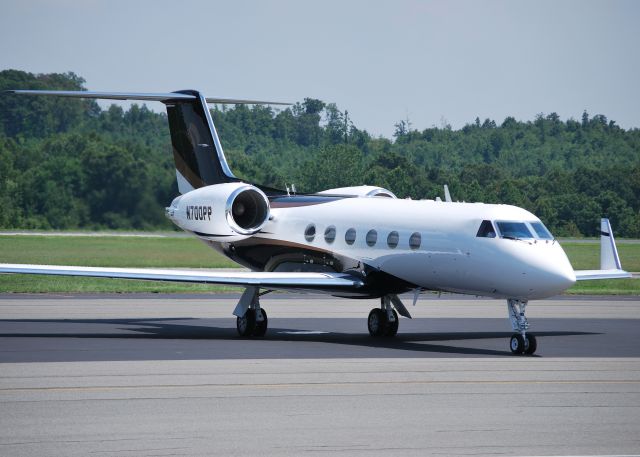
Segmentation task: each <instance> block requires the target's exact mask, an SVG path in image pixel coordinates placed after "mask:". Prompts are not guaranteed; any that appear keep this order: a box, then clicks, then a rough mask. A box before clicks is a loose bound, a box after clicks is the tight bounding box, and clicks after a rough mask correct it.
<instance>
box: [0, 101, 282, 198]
mask: <svg viewBox="0 0 640 457" xmlns="http://www.w3.org/2000/svg"><path fill="white" fill-rule="evenodd" d="M4 92H5V93H13V94H25V95H56V96H59V97H75V98H93V99H108V100H141V101H159V102H162V103H164V104H165V106H166V108H167V117H168V120H169V130H170V132H171V145H172V149H173V159H174V161H175V166H176V179H177V181H178V190H179V191H180V193H181V194H185V193H187V192H189V191H192V190H194V189H198V188H200V187H204V186H210V185H212V184H223V183H232V182H240V181H241V180H240V179H239V178H237V177H235V176H234V174H233V173H232V172H231V169H230V168H229V165H228V163H227V159H226V157H225V155H224V151H223V150H222V145H221V144H220V139H219V138H218V133H217V132H216V128H215V125H214V124H213V119H212V118H211V113H210V112H209V108H208V106H207V103H219V104H250V105H254V104H269V105H289V104H290V103H279V102H267V101H259V100H239V99H233V98H205V97H204V96H203V95H202V94H201V93H200V92H198V91H196V90H180V91H176V92H169V93H130V92H89V91H55V90H8V91H4ZM257 187H259V188H261V189H262V190H264V191H265V192H267V193H268V194H278V193H282V192H281V191H278V190H276V189H271V188H268V187H264V186H257Z"/></svg>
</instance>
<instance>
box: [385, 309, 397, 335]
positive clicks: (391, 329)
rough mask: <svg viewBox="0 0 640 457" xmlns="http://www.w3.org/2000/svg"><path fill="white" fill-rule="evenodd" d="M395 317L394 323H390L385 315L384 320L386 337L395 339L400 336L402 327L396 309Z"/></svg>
mask: <svg viewBox="0 0 640 457" xmlns="http://www.w3.org/2000/svg"><path fill="white" fill-rule="evenodd" d="M391 312H392V313H393V317H395V320H394V321H393V322H389V320H388V319H387V316H386V315H385V316H384V317H385V319H384V336H388V337H394V336H396V335H397V334H398V327H399V326H400V320H399V319H398V313H397V312H396V310H395V309H392V310H391Z"/></svg>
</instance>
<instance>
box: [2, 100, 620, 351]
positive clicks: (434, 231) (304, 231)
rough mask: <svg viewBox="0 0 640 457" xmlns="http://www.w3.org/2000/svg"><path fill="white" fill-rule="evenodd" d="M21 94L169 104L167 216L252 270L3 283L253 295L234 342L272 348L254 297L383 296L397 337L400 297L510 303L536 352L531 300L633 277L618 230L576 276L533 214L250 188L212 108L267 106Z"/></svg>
mask: <svg viewBox="0 0 640 457" xmlns="http://www.w3.org/2000/svg"><path fill="white" fill-rule="evenodd" d="M7 92H9V93H12V94H28V95H56V96H62V97H80V98H100V99H115V100H144V101H159V102H162V103H164V104H165V105H166V109H167V115H168V120H169V128H170V131H171V142H172V145H173V155H174V159H175V165H176V176H177V180H178V189H179V191H180V194H181V195H180V196H178V197H176V198H175V199H174V200H173V201H172V202H171V204H170V205H169V206H168V207H167V208H166V214H167V216H168V217H169V218H170V219H171V220H172V221H173V222H174V223H175V224H176V225H177V226H178V227H180V228H181V229H183V230H185V231H187V232H190V233H192V234H193V235H195V236H196V237H198V238H199V239H200V240H202V241H203V242H204V243H205V244H207V245H209V246H210V247H212V248H213V249H215V250H216V251H218V252H220V253H222V254H224V255H225V256H227V257H228V258H230V259H231V260H233V261H235V262H237V263H239V264H241V265H243V266H245V267H248V268H249V269H250V270H251V271H250V272H218V271H215V270H210V271H191V270H184V271H181V270H161V269H140V268H95V267H94V268H91V267H79V266H54V265H22V264H0V272H3V273H29V274H46V275H71V276H94V277H108V278H128V279H146V280H154V281H179V282H192V283H206V284H230V285H237V286H243V287H245V288H246V289H245V291H244V293H243V294H242V296H241V297H240V300H239V302H238V304H237V306H236V307H235V310H234V312H233V314H234V315H235V316H237V329H238V333H239V334H240V335H241V336H244V337H250V336H257V337H259V336H264V335H265V332H266V330H267V322H268V320H267V313H266V312H265V310H264V309H263V308H261V306H260V300H259V297H260V296H261V295H263V294H265V293H268V292H270V291H273V290H297V291H313V292H323V293H327V294H331V295H333V296H337V297H352V298H380V307H379V308H375V309H372V310H371V312H370V313H369V317H368V321H367V322H368V329H369V333H370V334H371V336H374V337H380V336H394V335H395V334H396V333H397V331H398V314H400V315H402V316H404V317H407V318H411V315H410V313H409V311H408V310H407V308H406V307H405V305H404V304H403V303H402V301H401V300H400V299H399V298H398V294H401V293H404V292H409V291H413V293H414V299H413V304H414V305H415V303H416V300H417V299H418V296H419V294H420V293H421V292H423V291H444V292H455V293H461V294H470V295H479V296H487V297H494V298H502V299H506V300H507V305H508V316H509V318H510V321H511V325H512V327H513V330H514V332H515V333H514V334H513V336H512V337H511V339H510V349H511V351H512V352H513V353H514V354H533V353H534V352H535V351H536V348H537V343H536V339H535V337H534V335H532V334H531V333H528V328H529V324H528V322H527V318H526V316H525V309H526V306H527V303H528V301H529V300H532V299H541V298H546V297H551V296H553V295H557V294H560V293H562V292H563V291H564V290H565V289H567V288H569V287H571V286H572V285H573V284H574V283H575V281H576V280H583V279H611V278H628V277H630V276H631V275H630V274H629V273H627V272H626V271H624V270H623V269H622V266H621V264H620V259H619V257H618V253H617V249H616V245H615V242H614V239H613V233H612V231H611V226H610V224H609V221H608V220H607V219H602V221H601V269H600V270H590V271H574V270H573V268H572V266H571V264H570V263H569V260H568V259H567V256H566V255H565V253H564V251H563V250H562V247H561V246H560V244H559V243H558V242H557V241H556V240H555V239H554V237H553V236H552V235H551V233H549V231H548V230H547V229H546V228H545V226H544V225H543V223H542V222H541V221H540V219H538V218H537V217H536V216H535V215H534V214H532V213H530V212H529V211H526V210H524V209H522V208H518V207H515V206H509V205H490V204H484V203H455V202H452V201H451V198H450V196H449V192H448V189H445V195H446V198H445V201H441V200H440V199H439V198H438V199H436V200H419V201H416V200H409V199H407V200H402V199H398V198H396V196H395V195H394V194H393V193H392V192H390V191H388V190H386V189H382V188H379V187H374V186H357V187H343V188H338V189H329V190H325V191H322V192H318V193H315V194H305V195H298V194H295V193H291V192H289V191H288V190H287V191H280V190H277V189H272V188H268V187H265V186H260V185H256V184H251V183H247V182H243V181H241V180H240V179H238V178H236V177H235V176H234V175H233V173H232V172H231V170H230V169H229V166H228V165H227V161H226V159H225V156H224V153H223V151H222V147H221V145H220V141H219V139H218V135H217V132H216V129H215V127H214V125H213V121H212V118H211V114H210V112H209V109H208V107H207V103H233V104H239V103H246V104H258V103H269V102H261V101H256V100H235V99H222V98H205V97H204V96H203V95H202V94H201V93H199V92H197V91H194V90H183V91H177V92H171V93H159V94H158V93H154V94H139V93H117V92H84V91H82V92H65V91H33V90H14V91H7Z"/></svg>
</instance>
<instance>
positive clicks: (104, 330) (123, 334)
mask: <svg viewBox="0 0 640 457" xmlns="http://www.w3.org/2000/svg"><path fill="white" fill-rule="evenodd" d="M285 320H286V319H285ZM185 321H186V322H185ZM223 321H226V322H225V325H223V326H221V325H220V323H222V322H223ZM231 322H232V321H231V320H230V319H197V318H147V319H20V320H18V319H15V320H14V319H10V320H8V319H7V320H0V338H60V339H62V338H95V339H101V338H116V339H148V340H152V339H160V340H212V341H216V340H217V341H235V342H237V343H239V344H247V343H248V344H257V345H260V343H261V342H264V343H267V342H292V343H295V342H298V343H324V344H337V345H344V346H350V347H352V348H353V349H356V348H358V347H360V348H372V349H383V350H391V351H394V352H395V351H406V353H405V356H410V355H412V356H416V355H417V354H416V353H422V354H424V355H427V354H428V353H441V354H459V355H460V354H461V355H465V354H466V355H484V356H505V355H509V356H511V355H512V354H511V352H510V351H508V350H495V349H490V348H486V347H484V348H481V347H465V346H466V344H465V346H459V345H456V344H455V343H456V342H467V341H476V342H477V343H479V344H478V345H482V343H481V341H482V340H492V339H501V340H504V341H507V340H508V338H509V337H510V336H511V334H512V332H499V331H467V332H462V331H435V332H434V331H429V332H407V333H402V332H400V333H398V334H397V335H396V336H395V337H393V338H372V337H370V336H369V335H368V333H366V332H357V331H356V332H354V331H353V329H350V331H330V332H314V331H312V330H311V331H305V330H301V329H300V328H299V327H298V328H291V327H288V328H286V327H282V328H279V327H270V328H269V330H268V332H267V335H266V336H265V337H262V338H240V337H239V336H238V334H237V332H236V329H235V327H232V326H231V325H229V324H230V323H231ZM233 324H235V321H233ZM12 326H14V327H13V329H12V328H11V327H12ZM16 326H19V329H18V328H16ZM52 326H53V327H52ZM92 326H96V327H95V330H96V331H91V330H92V329H91V327H92ZM27 329H28V331H25V330H27ZM54 329H55V331H52V330H54ZM8 330H9V331H8ZM11 330H16V331H11ZM19 330H22V331H19ZM600 334H601V333H598V332H586V331H540V332H535V335H536V336H537V337H539V338H544V337H564V336H587V335H600ZM441 342H449V343H453V345H445V344H440V343H441ZM504 345H505V346H506V343H505V344H504ZM256 350H259V349H256ZM313 352H314V353H316V354H317V352H318V349H316V350H314V351H313ZM289 355H290V354H289ZM285 358H286V356H285Z"/></svg>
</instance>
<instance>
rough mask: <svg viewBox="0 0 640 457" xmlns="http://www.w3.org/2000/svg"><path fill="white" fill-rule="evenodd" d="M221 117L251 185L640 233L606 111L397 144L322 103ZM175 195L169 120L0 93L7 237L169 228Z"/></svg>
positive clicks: (638, 193) (403, 132) (621, 150)
mask: <svg viewBox="0 0 640 457" xmlns="http://www.w3.org/2000/svg"><path fill="white" fill-rule="evenodd" d="M83 84H84V81H83V80H82V78H80V77H78V76H76V75H74V74H73V73H67V74H42V75H33V74H30V73H25V72H21V71H17V70H6V71H2V72H0V90H3V89H15V88H21V89H44V88H48V89H66V90H79V89H82V88H83ZM212 113H213V118H214V121H215V123H216V126H217V128H218V132H219V134H220V138H221V141H222V144H223V146H224V147H225V153H226V155H227V158H228V160H229V162H230V165H231V168H232V169H233V170H234V172H235V173H236V174H237V175H238V176H241V177H243V178H245V179H247V180H250V181H254V182H258V183H261V184H265V185H270V186H273V187H278V188H284V187H285V185H287V184H288V185H291V184H295V186H296V188H297V190H298V191H299V192H313V191H318V190H322V189H326V188H330V187H339V186H348V185H360V184H372V185H378V186H382V187H386V188H388V189H390V190H392V191H393V192H394V193H396V195H398V196H399V197H411V198H435V197H436V196H438V195H441V194H442V185H443V184H445V183H446V184H448V185H449V188H450V189H451V191H452V194H453V196H454V199H456V200H458V199H459V200H465V201H483V202H487V203H509V204H514V205H518V206H521V207H524V208H526V209H528V210H530V211H532V212H533V213H535V214H536V215H538V216H539V217H540V218H541V219H542V220H543V221H544V222H545V223H546V224H547V225H548V226H549V228H551V229H552V231H554V233H556V234H557V235H594V234H596V233H597V230H598V221H599V218H600V217H601V216H607V217H610V218H611V220H612V223H613V224H614V229H615V231H616V233H617V234H618V235H620V236H627V237H640V130H638V129H632V130H624V129H622V128H620V127H619V126H617V125H616V124H615V122H614V121H610V120H608V119H607V118H606V117H605V116H604V115H595V116H592V117H591V116H589V115H588V114H587V113H586V112H585V113H583V114H582V115H581V117H580V120H578V121H576V120H573V119H569V120H567V121H562V120H560V119H559V117H558V115H556V114H555V113H551V114H549V115H543V114H541V115H539V116H537V117H536V119H535V120H533V121H529V122H520V121H517V120H515V119H513V118H511V117H509V118H507V119H505V120H504V121H503V122H502V123H500V124H497V123H496V122H495V121H493V120H489V119H487V120H484V121H481V120H480V119H476V120H475V121H474V122H472V123H470V124H468V125H466V126H464V127H463V128H462V129H460V130H453V129H452V128H451V127H450V126H447V125H444V126H441V127H430V128H427V129H425V130H423V131H419V130H415V129H412V128H411V126H410V124H409V122H408V121H400V122H399V123H398V124H396V126H395V127H396V131H395V134H394V137H395V138H394V140H393V141H392V140H390V139H386V138H382V137H380V138H373V137H371V136H370V135H369V134H368V133H367V132H366V131H364V130H360V129H358V128H357V127H356V126H355V125H354V124H353V123H352V122H351V120H350V119H349V116H348V113H347V112H346V111H344V112H343V111H341V110H339V109H338V107H337V106H336V105H335V104H325V103H324V102H322V101H320V100H314V99H305V100H304V102H302V103H298V104H296V105H294V106H293V107H291V108H289V109H285V110H279V111H276V110H273V109H272V108H270V107H266V106H254V107H251V108H249V107H247V106H240V105H238V106H235V107H233V108H229V107H214V109H213V110H212ZM176 194H177V188H176V184H175V171H174V165H173V160H172V155H171V146H170V138H169V132H168V127H167V120H166V115H165V114H158V113H155V112H152V111H150V110H149V109H147V108H146V107H145V106H142V107H140V106H138V105H133V106H132V107H131V108H129V109H128V110H126V111H125V110H123V109H122V108H120V107H118V106H115V105H111V106H110V107H109V108H108V109H101V108H100V107H99V106H98V105H97V104H96V103H95V102H93V101H81V100H75V99H61V98H57V97H28V96H15V95H3V96H0V205H1V207H2V211H1V212H0V227H3V228H60V229H66V228H139V229H154V228H168V227H170V224H169V223H168V222H167V221H166V220H165V218H164V216H163V213H164V212H163V208H164V206H166V205H167V204H168V203H169V202H170V201H171V199H172V197H173V196H175V195H176Z"/></svg>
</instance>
